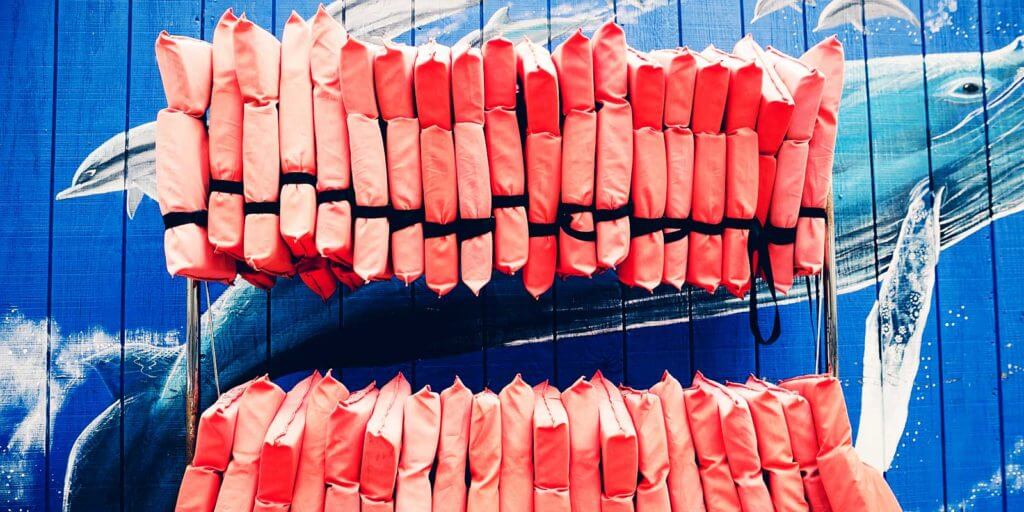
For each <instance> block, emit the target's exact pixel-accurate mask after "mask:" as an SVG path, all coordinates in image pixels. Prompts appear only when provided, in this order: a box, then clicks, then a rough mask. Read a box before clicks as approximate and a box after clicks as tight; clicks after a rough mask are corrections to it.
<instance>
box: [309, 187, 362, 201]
mask: <svg viewBox="0 0 1024 512" xmlns="http://www.w3.org/2000/svg"><path fill="white" fill-rule="evenodd" d="M353 199H354V197H353V196H352V189H350V188H343V189H334V190H321V191H320V192H317V193H316V204H324V203H337V202H341V201H347V202H349V203H351V202H352V201H353Z"/></svg>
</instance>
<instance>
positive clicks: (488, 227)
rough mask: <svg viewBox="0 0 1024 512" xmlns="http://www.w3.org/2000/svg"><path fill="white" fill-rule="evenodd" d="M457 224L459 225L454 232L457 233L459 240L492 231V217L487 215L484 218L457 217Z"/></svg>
mask: <svg viewBox="0 0 1024 512" xmlns="http://www.w3.org/2000/svg"><path fill="white" fill-rule="evenodd" d="M457 224H458V225H459V227H458V228H457V230H456V232H455V234H456V235H458V239H459V241H460V242H461V241H463V240H469V239H470V238H476V237H478V236H480V235H483V234H486V233H490V232H491V231H494V217H487V218H485V219H459V221H458V223H457Z"/></svg>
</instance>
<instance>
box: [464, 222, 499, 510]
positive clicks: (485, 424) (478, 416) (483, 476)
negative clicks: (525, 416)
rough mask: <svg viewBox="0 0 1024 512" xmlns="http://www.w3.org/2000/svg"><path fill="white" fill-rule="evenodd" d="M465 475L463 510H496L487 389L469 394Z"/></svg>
mask: <svg viewBox="0 0 1024 512" xmlns="http://www.w3.org/2000/svg"><path fill="white" fill-rule="evenodd" d="M489 210H490V209H489V208H488V213H490V212H489ZM469 475H470V483H469V495H468V496H467V498H466V510H468V511H469V512H495V511H497V510H498V509H499V508H500V499H499V498H498V496H499V494H498V493H499V486H500V478H501V402H500V401H499V400H498V395H495V394H494V393H493V392H492V391H491V390H489V389H485V390H483V391H482V392H480V393H477V394H476V395H474V396H473V410H472V412H471V413H470V420H469Z"/></svg>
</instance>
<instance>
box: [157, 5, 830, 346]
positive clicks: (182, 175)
mask: <svg viewBox="0 0 1024 512" xmlns="http://www.w3.org/2000/svg"><path fill="white" fill-rule="evenodd" d="M156 56H157V62H158V64H159V67H160V74H161V77H162V79H163V84H164V90H165V93H166V96H167V102H168V106H167V108H165V109H163V110H161V111H160V113H159V114H158V116H157V137H156V152H157V164H156V165H157V183H158V196H159V202H160V209H161V213H162V214H163V219H164V223H165V227H166V231H165V234H164V244H165V254H166V260H167V268H168V271H169V272H170V273H171V274H173V275H180V276H185V277H189V278H193V279H198V280H208V281H221V282H231V281H232V280H233V279H234V278H235V277H236V275H241V276H242V277H243V278H244V279H246V280H248V281H250V282H252V283H253V284H255V285H257V286H260V287H264V288H269V287H270V286H273V283H274V280H275V278H276V277H291V276H294V275H295V274H298V275H299V277H300V278H301V279H302V280H303V281H304V282H305V283H306V284H307V285H308V286H309V287H310V288H311V289H313V291H315V292H316V293H317V294H319V295H320V296H321V297H324V298H326V297H329V296H330V295H332V294H333V293H334V292H335V290H336V283H337V282H338V281H340V282H342V283H344V284H346V285H347V286H350V287H353V288H354V287H358V286H360V285H362V284H365V283H368V282H370V281H374V280H383V279H390V278H392V277H397V278H398V279H400V280H401V281H403V282H405V283H406V284H408V283H411V282H413V281H415V280H416V279H418V278H420V277H421V276H424V277H425V280H426V284H427V286H428V287H429V288H430V289H431V290H433V291H434V292H436V293H437V294H438V295H444V294H446V293H448V292H450V291H451V290H452V289H454V288H455V286H457V284H458V282H459V281H460V280H461V281H462V282H463V283H465V284H466V285H467V286H468V287H469V288H470V289H471V290H472V291H473V293H479V291H480V290H481V289H482V288H483V287H484V286H485V285H486V284H487V283H488V281H489V280H490V279H491V274H492V271H493V269H497V270H499V271H501V272H503V273H506V274H514V273H516V272H520V271H521V272H522V275H523V282H524V286H525V288H526V290H527V291H528V292H529V293H530V294H532V295H533V296H535V297H537V296H540V295H541V294H543V293H545V292H546V291H547V290H548V289H550V288H551V286H552V284H553V281H554V278H555V276H556V275H558V276H563V277H566V276H579V277H589V276H591V275H593V274H594V273H595V272H601V271H606V270H612V269H614V270H616V271H617V274H618V277H619V279H620V280H621V281H622V282H623V283H625V284H626V285H629V286H637V287H643V288H645V289H648V290H653V289H654V288H655V287H657V286H659V285H660V284H667V285H670V286H673V287H675V288H677V289H678V288H681V287H682V286H683V285H684V284H686V283H689V284H692V285H695V286H697V287H700V288H703V289H705V290H707V291H708V292H712V293H713V292H714V291H715V290H716V289H717V288H718V287H719V286H724V287H725V288H726V289H727V290H728V291H729V292H731V293H732V294H734V295H736V296H738V297H743V296H745V295H746V294H748V293H750V290H751V285H752V280H753V279H754V278H756V277H757V276H758V275H760V276H762V277H763V278H764V279H765V280H766V282H767V284H768V285H769V286H768V288H769V290H770V292H771V295H772V297H773V299H774V297H775V295H776V292H779V293H786V292H787V291H788V290H789V289H790V287H791V286H792V284H793V280H794V276H800V275H816V274H819V273H820V272H821V270H822V265H823V261H824V259H825V252H826V226H825V222H826V212H825V207H826V202H827V201H828V197H829V194H830V193H831V180H832V163H833V154H834V147H835V140H836V126H837V113H838V110H839V101H840V98H841V94H842V86H843V59H844V57H843V49H842V46H841V44H840V42H839V41H838V39H836V38H835V37H830V38H827V39H825V40H823V41H822V42H820V43H818V44H817V45H815V46H814V47H812V48H810V49H809V50H808V51H807V52H806V53H804V55H802V56H801V57H800V58H794V57H791V56H788V55H786V54H784V53H782V52H780V51H778V50H776V49H773V48H771V47H768V48H762V47H761V46H760V45H758V44H757V43H756V42H755V41H754V40H753V39H752V38H751V37H750V36H747V37H745V38H743V39H742V40H740V41H739V42H738V43H737V44H736V45H735V48H734V49H733V52H732V53H729V52H726V51H723V50H720V49H717V48H714V47H709V48H707V49H705V50H704V51H702V52H697V51H693V50H689V49H687V48H675V49H665V50H655V51H651V52H640V51H637V50H635V49H633V48H631V47H630V46H629V44H628V42H627V41H626V37H625V34H624V32H623V30H622V28H621V27H619V26H618V25H616V24H614V23H612V22H609V23H607V24H605V25H603V26H601V27H600V28H599V29H597V31H596V32H595V33H594V34H593V35H592V36H591V37H589V38H588V37H587V36H586V35H585V34H584V33H583V31H582V30H578V31H576V32H575V33H573V34H572V35H571V36H570V37H569V38H568V39H566V40H565V41H564V42H563V43H561V44H560V45H558V46H557V48H556V49H555V50H554V51H553V52H550V53H549V52H548V51H547V49H546V48H545V47H544V46H541V45H538V44H535V43H533V42H531V41H529V40H523V41H521V42H519V43H515V44H514V43H513V42H511V41H509V40H507V39H504V38H502V37H498V38H494V39H491V40H488V41H486V42H484V43H483V44H482V47H481V48H474V47H456V48H449V47H446V46H444V45H441V44H438V43H436V42H434V41H430V42H429V43H427V44H425V45H422V46H419V47H411V46H405V45H400V44H392V43H387V44H385V45H383V46H378V45H373V44H369V43H367V42H364V41H360V40H359V39H357V38H355V37H352V36H349V35H347V34H346V32H345V29H344V28H343V27H342V26H341V25H340V24H339V23H338V22H337V21H336V20H335V19H333V18H332V17H331V16H330V15H329V14H328V13H327V12H326V11H325V10H324V9H323V8H322V7H321V9H320V10H319V11H318V12H317V14H316V15H315V16H314V18H313V19H312V20H311V21H310V22H307V21H305V20H303V19H302V18H301V17H300V16H298V15H297V14H294V13H293V14H292V16H291V17H290V18H289V19H288V22H287V23H286V25H285V28H284V32H283V35H282V39H281V40H280V41H278V40H277V39H276V38H275V37H274V36H273V35H271V34H270V33H269V32H267V31H265V30H264V29H262V28H260V27H259V26H257V25H255V24H254V23H253V22H252V21H250V20H248V19H246V18H245V15H244V14H243V15H242V16H241V17H235V15H234V14H233V13H232V12H231V11H230V10H228V11H227V12H225V13H224V15H223V16H222V18H221V19H220V21H219V23H218V25H217V27H216V30H215V32H214V36H213V42H212V44H211V43H207V42H204V41H200V40H196V39H192V38H188V37H179V36H171V35H168V34H167V33H166V32H163V33H161V34H160V36H159V37H158V38H157V41H156ZM207 112H208V113H207ZM204 115H206V116H207V119H206V121H207V122H204V119H203V117H204ZM750 295H751V307H752V308H756V298H755V297H756V294H755V293H751V294H750ZM751 318H752V321H753V322H756V318H757V315H751ZM752 327H753V329H752V330H753V331H754V335H755V338H756V339H757V340H758V341H759V342H763V343H764V342H767V343H770V342H772V341H774V340H775V339H776V338H777V337H778V335H779V323H778V313H777V311H776V320H775V325H774V326H773V329H772V332H771V334H770V335H769V336H768V337H767V338H765V337H762V335H761V333H760V329H758V328H757V326H756V324H754V325H752Z"/></svg>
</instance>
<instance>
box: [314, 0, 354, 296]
mask: <svg viewBox="0 0 1024 512" xmlns="http://www.w3.org/2000/svg"><path fill="white" fill-rule="evenodd" d="M312 33H313V47H312V48H311V49H310V52H309V71H310V75H311V76H312V80H313V132H314V135H315V136H316V168H317V176H316V191H317V213H316V248H317V251H318V252H319V253H320V255H321V256H323V257H324V258H327V259H328V260H331V261H332V262H333V263H337V264H340V265H343V266H345V267H347V268H349V269H351V267H352V204H353V203H352V176H351V170H350V157H349V143H348V124H347V123H346V119H347V118H348V113H347V112H346V111H345V103H344V102H343V101H342V93H341V67H340V65H339V63H340V62H341V45H342V44H343V43H344V42H345V40H346V39H347V38H348V35H347V34H346V33H345V29H343V28H342V27H341V24H340V23H338V22H337V21H336V20H335V19H334V18H333V17H331V15H330V14H328V13H327V10H326V9H324V8H323V6H321V7H320V8H319V9H317V12H316V16H315V17H314V18H313V27H312ZM339 281H342V282H345V281H344V280H342V279H340V278H339Z"/></svg>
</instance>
